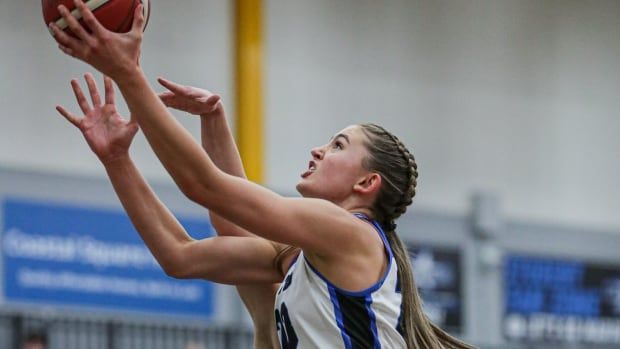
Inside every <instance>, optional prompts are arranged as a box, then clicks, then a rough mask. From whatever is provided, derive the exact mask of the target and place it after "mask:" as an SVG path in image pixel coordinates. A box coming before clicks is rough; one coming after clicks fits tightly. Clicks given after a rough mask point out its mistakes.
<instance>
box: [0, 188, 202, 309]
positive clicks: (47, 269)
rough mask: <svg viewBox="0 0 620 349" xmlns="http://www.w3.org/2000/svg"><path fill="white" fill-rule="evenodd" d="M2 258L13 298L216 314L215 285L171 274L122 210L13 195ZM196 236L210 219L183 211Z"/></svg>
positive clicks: (8, 293)
mask: <svg viewBox="0 0 620 349" xmlns="http://www.w3.org/2000/svg"><path fill="white" fill-rule="evenodd" d="M3 217H4V227H3V231H2V241H1V244H0V246H1V247H2V261H3V263H2V265H3V269H4V270H3V271H4V273H3V274H4V275H3V279H4V280H3V281H4V282H3V285H4V297H5V300H6V301H7V302H15V303H29V304H33V303H34V304H46V305H60V306H63V305H65V306H78V307H89V308H93V307H95V308H103V309H104V310H112V311H123V312H124V311H137V312H147V313H152V312H155V313H168V314H178V315H190V316H199V317H209V316H211V315H212V314H213V285H212V284H211V283H209V282H207V281H202V280H191V281H190V280H175V279H172V278H170V277H168V276H167V275H166V274H165V273H164V272H163V271H162V269H161V267H160V266H159V264H157V262H156V261H155V259H154V258H153V256H152V255H151V253H150V251H149V250H148V249H147V248H146V247H145V245H144V243H143V242H142V240H141V238H140V236H139V235H138V233H137V232H136V230H135V229H134V227H133V226H132V224H131V222H130V220H129V218H128V217H127V215H126V214H125V213H124V212H122V211H113V210H102V209H97V208H85V207H77V206H70V205H65V204H59V203H46V202H39V201H32V200H22V199H7V200H5V201H4V203H3ZM179 221H180V222H181V224H183V226H184V227H185V228H186V229H187V231H188V232H189V233H190V234H191V235H192V236H193V237H194V238H197V239H199V238H204V237H207V236H211V235H213V229H212V227H211V225H210V224H209V222H208V220H206V219H189V218H186V219H183V218H181V219H179Z"/></svg>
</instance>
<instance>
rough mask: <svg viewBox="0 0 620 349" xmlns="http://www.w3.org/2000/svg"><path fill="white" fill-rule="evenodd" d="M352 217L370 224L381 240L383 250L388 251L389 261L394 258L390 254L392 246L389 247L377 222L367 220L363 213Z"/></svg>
mask: <svg viewBox="0 0 620 349" xmlns="http://www.w3.org/2000/svg"><path fill="white" fill-rule="evenodd" d="M353 215H354V216H355V217H357V218H360V219H363V220H365V221H366V222H368V223H370V224H372V225H373V226H374V227H375V230H377V231H378V232H379V236H380V237H381V240H383V245H384V246H385V249H386V250H387V251H388V255H389V256H390V261H391V260H392V257H394V254H393V253H392V246H390V243H389V242H388V240H387V236H385V232H384V231H383V228H381V225H380V224H379V223H377V221H375V220H372V219H370V218H368V216H366V215H365V214H363V213H354V214H353Z"/></svg>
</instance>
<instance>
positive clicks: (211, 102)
mask: <svg viewBox="0 0 620 349" xmlns="http://www.w3.org/2000/svg"><path fill="white" fill-rule="evenodd" d="M220 100H222V97H220V95H211V96H209V98H207V105H211V106H215V105H216V104H217V103H218V102H219V101H220Z"/></svg>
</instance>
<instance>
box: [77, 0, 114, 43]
mask: <svg viewBox="0 0 620 349" xmlns="http://www.w3.org/2000/svg"><path fill="white" fill-rule="evenodd" d="M74 3H75V7H76V8H77V9H78V10H80V13H81V15H82V18H83V19H84V24H86V26H87V27H88V29H90V31H91V32H92V33H93V34H95V35H101V34H102V33H103V32H106V31H107V30H106V29H105V28H104V27H103V25H101V23H99V21H98V20H97V18H95V15H94V14H93V12H92V11H91V10H90V9H89V8H88V6H86V4H85V3H84V2H83V1H82V0H74ZM78 24H79V23H78ZM80 27H81V26H80ZM71 30H73V28H72V29H71ZM82 30H84V28H82ZM76 35H77V33H76Z"/></svg>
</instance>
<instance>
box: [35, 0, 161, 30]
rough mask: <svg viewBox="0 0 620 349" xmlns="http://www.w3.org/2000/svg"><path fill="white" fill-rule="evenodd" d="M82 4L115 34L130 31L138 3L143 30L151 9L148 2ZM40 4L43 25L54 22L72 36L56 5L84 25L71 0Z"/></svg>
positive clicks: (114, 0) (95, 1) (98, 0)
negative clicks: (142, 12)
mask: <svg viewBox="0 0 620 349" xmlns="http://www.w3.org/2000/svg"><path fill="white" fill-rule="evenodd" d="M84 3H85V4H86V6H87V7H88V8H89V9H90V10H91V11H92V12H93V14H94V15H95V17H96V18H97V20H98V21H99V22H100V23H101V25H103V26H104V27H105V28H106V29H108V30H110V31H113V32H117V33H126V32H128V31H129V30H130V29H131V25H132V23H133V15H134V12H135V9H136V6H138V5H139V4H140V3H142V4H143V6H144V18H145V19H146V21H145V23H144V28H143V29H145V28H146V23H148V20H149V15H150V9H151V7H150V0H86V1H84ZM41 4H42V7H43V19H44V20H45V25H47V24H49V23H50V22H55V23H56V25H57V26H58V27H59V28H60V29H62V30H64V31H65V32H67V33H68V34H70V35H73V33H72V32H71V29H69V27H68V25H67V22H66V21H65V20H64V19H63V18H62V16H61V15H60V12H58V5H64V6H65V7H67V9H69V11H71V13H72V14H73V16H74V17H75V18H77V19H79V20H80V24H82V25H84V23H83V21H82V19H81V18H82V14H81V13H80V12H79V11H78V10H77V9H76V8H75V7H76V6H75V4H74V2H73V0H42V1H41Z"/></svg>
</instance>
